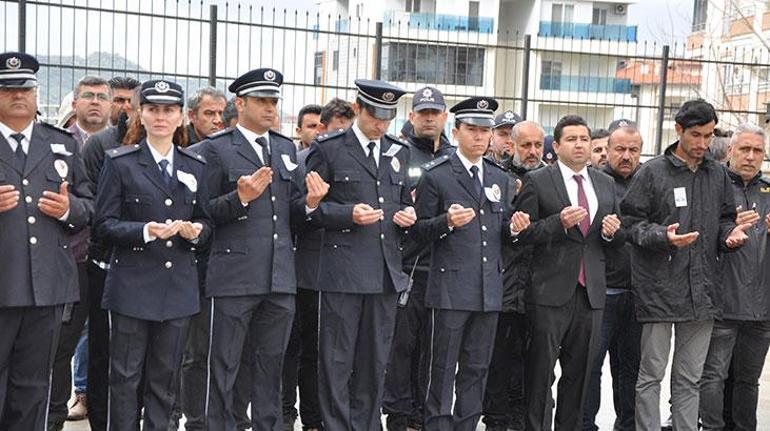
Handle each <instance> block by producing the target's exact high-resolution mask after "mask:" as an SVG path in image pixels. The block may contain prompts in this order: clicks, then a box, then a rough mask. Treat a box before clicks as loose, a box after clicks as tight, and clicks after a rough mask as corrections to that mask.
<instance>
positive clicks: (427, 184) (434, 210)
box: [409, 153, 513, 311]
mask: <svg viewBox="0 0 770 431" xmlns="http://www.w3.org/2000/svg"><path fill="white" fill-rule="evenodd" d="M425 167H426V171H425V172H424V173H423V175H422V178H421V179H420V183H419V185H418V186H417V200H416V202H415V210H416V211H417V217H418V220H417V223H416V224H415V225H414V226H413V227H412V228H411V229H410V230H409V235H410V236H412V237H414V238H415V240H417V241H418V242H420V243H428V244H430V247H431V249H430V251H431V254H430V273H429V276H428V286H427V290H426V292H425V306H426V307H431V308H442V309H448V310H465V311H500V310H501V307H502V302H503V279H502V275H501V274H502V268H503V267H502V262H501V252H502V247H512V239H511V230H510V219H511V196H510V195H511V193H513V192H512V191H509V187H508V183H509V182H508V175H507V174H506V173H505V171H503V169H501V168H500V167H499V166H497V165H496V164H494V163H492V162H490V161H488V160H486V159H485V160H484V172H483V180H484V188H485V189H486V190H492V189H495V190H497V191H498V193H499V194H498V196H497V197H496V198H495V197H494V196H492V197H493V198H495V199H494V200H490V198H489V197H488V196H487V192H482V195H481V196H477V195H476V194H475V190H474V185H473V181H474V180H473V179H472V178H471V176H470V175H469V174H468V171H467V170H466V169H465V166H463V164H462V162H461V161H460V159H459V157H458V156H457V154H456V153H455V154H452V155H451V156H442V157H441V158H439V159H436V160H435V161H434V162H431V163H428V164H427V165H425ZM452 204H460V205H462V206H463V207H465V208H473V209H474V210H475V211H476V217H474V218H473V220H471V221H470V223H468V224H467V225H465V226H462V227H459V228H454V229H453V230H451V231H450V229H449V225H448V224H447V223H448V220H447V210H448V209H449V207H450V206H451V205H452Z"/></svg>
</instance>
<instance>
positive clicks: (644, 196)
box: [621, 99, 751, 431]
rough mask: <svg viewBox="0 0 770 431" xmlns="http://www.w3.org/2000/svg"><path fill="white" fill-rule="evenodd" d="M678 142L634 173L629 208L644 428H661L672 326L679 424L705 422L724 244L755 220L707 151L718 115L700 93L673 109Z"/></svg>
mask: <svg viewBox="0 0 770 431" xmlns="http://www.w3.org/2000/svg"><path fill="white" fill-rule="evenodd" d="M675 121H676V126H675V127H676V132H677V134H678V135H679V141H677V142H675V143H673V144H671V145H670V146H669V147H668V148H667V149H666V151H665V152H664V154H663V155H660V156H657V157H655V158H654V159H652V160H649V161H647V162H646V163H645V164H644V165H642V167H641V168H640V169H639V171H638V172H637V173H636V174H635V175H634V180H633V181H632V182H631V186H630V187H629V189H628V192H627V193H626V195H625V197H624V198H623V201H622V202H621V211H622V214H623V225H624V226H626V227H627V228H628V230H629V234H630V236H631V238H630V240H631V243H632V245H633V247H632V248H631V261H632V262H634V264H633V266H632V279H633V280H634V292H635V294H636V298H635V299H636V302H635V307H636V318H637V319H638V320H639V322H641V323H642V325H643V326H642V341H641V351H642V356H641V360H640V364H639V378H638V380H637V383H636V413H635V414H636V429H638V430H642V431H659V430H660V382H661V381H662V380H663V377H664V375H665V373H666V366H667V365H668V358H669V351H670V348H671V336H672V332H675V333H676V336H675V344H674V359H673V363H672V364H671V404H672V405H671V411H672V417H673V426H674V429H687V430H695V429H697V428H698V402H699V391H698V381H699V380H700V378H701V373H702V371H703V363H704V362H705V360H706V354H707V353H708V346H709V341H710V340H711V329H712V326H713V324H714V318H715V317H718V316H719V308H718V304H717V302H716V296H715V295H716V292H715V291H716V289H717V287H718V286H717V284H718V283H719V281H718V280H719V278H718V274H717V272H716V268H717V262H718V261H717V253H718V251H719V250H727V249H732V248H737V247H740V246H741V245H742V244H743V243H744V242H745V241H746V240H747V239H748V236H747V235H746V233H745V232H744V231H745V230H747V229H749V228H750V227H751V224H750V223H744V224H740V225H738V226H736V224H735V199H734V197H733V188H732V184H731V183H730V177H729V176H728V174H727V171H726V169H724V167H722V166H721V165H720V164H719V163H718V162H716V161H714V160H713V159H712V158H711V156H710V155H709V154H708V147H709V143H710V141H711V137H712V134H713V133H714V127H715V126H716V124H717V115H716V112H715V111H714V107H713V106H711V104H709V103H708V102H706V101H704V100H702V99H696V100H690V101H687V102H685V103H684V104H683V105H682V107H681V108H680V109H679V112H677V114H676V116H675Z"/></svg>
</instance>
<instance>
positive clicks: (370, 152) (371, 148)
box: [366, 142, 377, 172]
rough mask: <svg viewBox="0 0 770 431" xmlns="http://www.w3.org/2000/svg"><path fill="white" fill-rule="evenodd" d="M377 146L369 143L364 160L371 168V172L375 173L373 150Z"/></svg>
mask: <svg viewBox="0 0 770 431" xmlns="http://www.w3.org/2000/svg"><path fill="white" fill-rule="evenodd" d="M376 146H377V144H375V143H374V142H369V145H367V147H369V155H368V156H367V157H366V159H367V160H368V161H369V167H370V168H372V172H377V160H375V158H374V149H375V147H376Z"/></svg>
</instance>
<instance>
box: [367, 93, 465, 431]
mask: <svg viewBox="0 0 770 431" xmlns="http://www.w3.org/2000/svg"><path fill="white" fill-rule="evenodd" d="M446 108H447V107H446V102H445V101H444V95H443V94H441V92H440V91H439V90H438V89H436V88H434V87H423V88H420V89H418V90H417V91H415V92H414V96H413V98H412V112H411V113H410V114H409V121H408V122H406V123H404V126H403V127H402V128H401V133H402V134H403V136H404V138H405V139H406V145H407V146H408V147H409V166H407V169H406V173H407V181H408V184H409V189H410V190H415V188H416V187H417V182H418V180H419V179H420V176H421V175H422V168H421V166H422V165H423V164H425V163H428V162H430V161H432V160H433V159H435V158H437V157H441V156H444V155H450V154H452V153H454V151H455V148H454V147H453V146H452V144H451V143H450V142H449V139H448V138H447V136H446V134H444V125H445V124H446V120H447V112H446ZM404 239H405V241H404V243H403V247H404V252H403V253H404V259H403V270H404V272H406V273H407V274H409V277H410V280H411V281H410V286H411V287H410V289H409V290H408V291H407V292H404V293H402V294H401V295H400V297H399V302H398V304H399V308H398V312H397V313H396V332H395V335H394V338H393V347H392V348H391V351H390V358H389V360H388V368H387V372H386V373H385V395H384V398H383V403H382V410H383V413H385V414H387V415H388V418H387V427H388V430H389V431H406V429H407V426H411V427H412V428H417V429H419V428H421V426H422V416H423V411H422V405H423V403H424V401H425V392H424V389H425V388H424V386H425V379H426V378H427V374H428V373H427V364H428V361H427V355H425V353H426V352H427V349H426V346H427V345H428V343H429V342H430V340H429V338H430V332H429V331H428V329H429V328H428V323H429V319H428V317H429V316H430V313H429V312H428V311H427V310H426V309H425V286H426V284H427V282H428V263H429V262H430V247H429V246H426V245H425V244H418V243H417V242H415V241H414V240H411V239H410V238H409V237H405V238H404Z"/></svg>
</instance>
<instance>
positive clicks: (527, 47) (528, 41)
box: [521, 35, 532, 120]
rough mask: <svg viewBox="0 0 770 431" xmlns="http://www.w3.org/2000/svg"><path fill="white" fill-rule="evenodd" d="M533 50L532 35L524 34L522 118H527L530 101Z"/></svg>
mask: <svg viewBox="0 0 770 431" xmlns="http://www.w3.org/2000/svg"><path fill="white" fill-rule="evenodd" d="M531 51H532V36H531V35H525V36H524V58H523V59H522V60H523V61H522V64H521V79H522V81H521V118H522V119H524V120H526V119H527V105H528V103H529V57H530V53H531Z"/></svg>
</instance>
